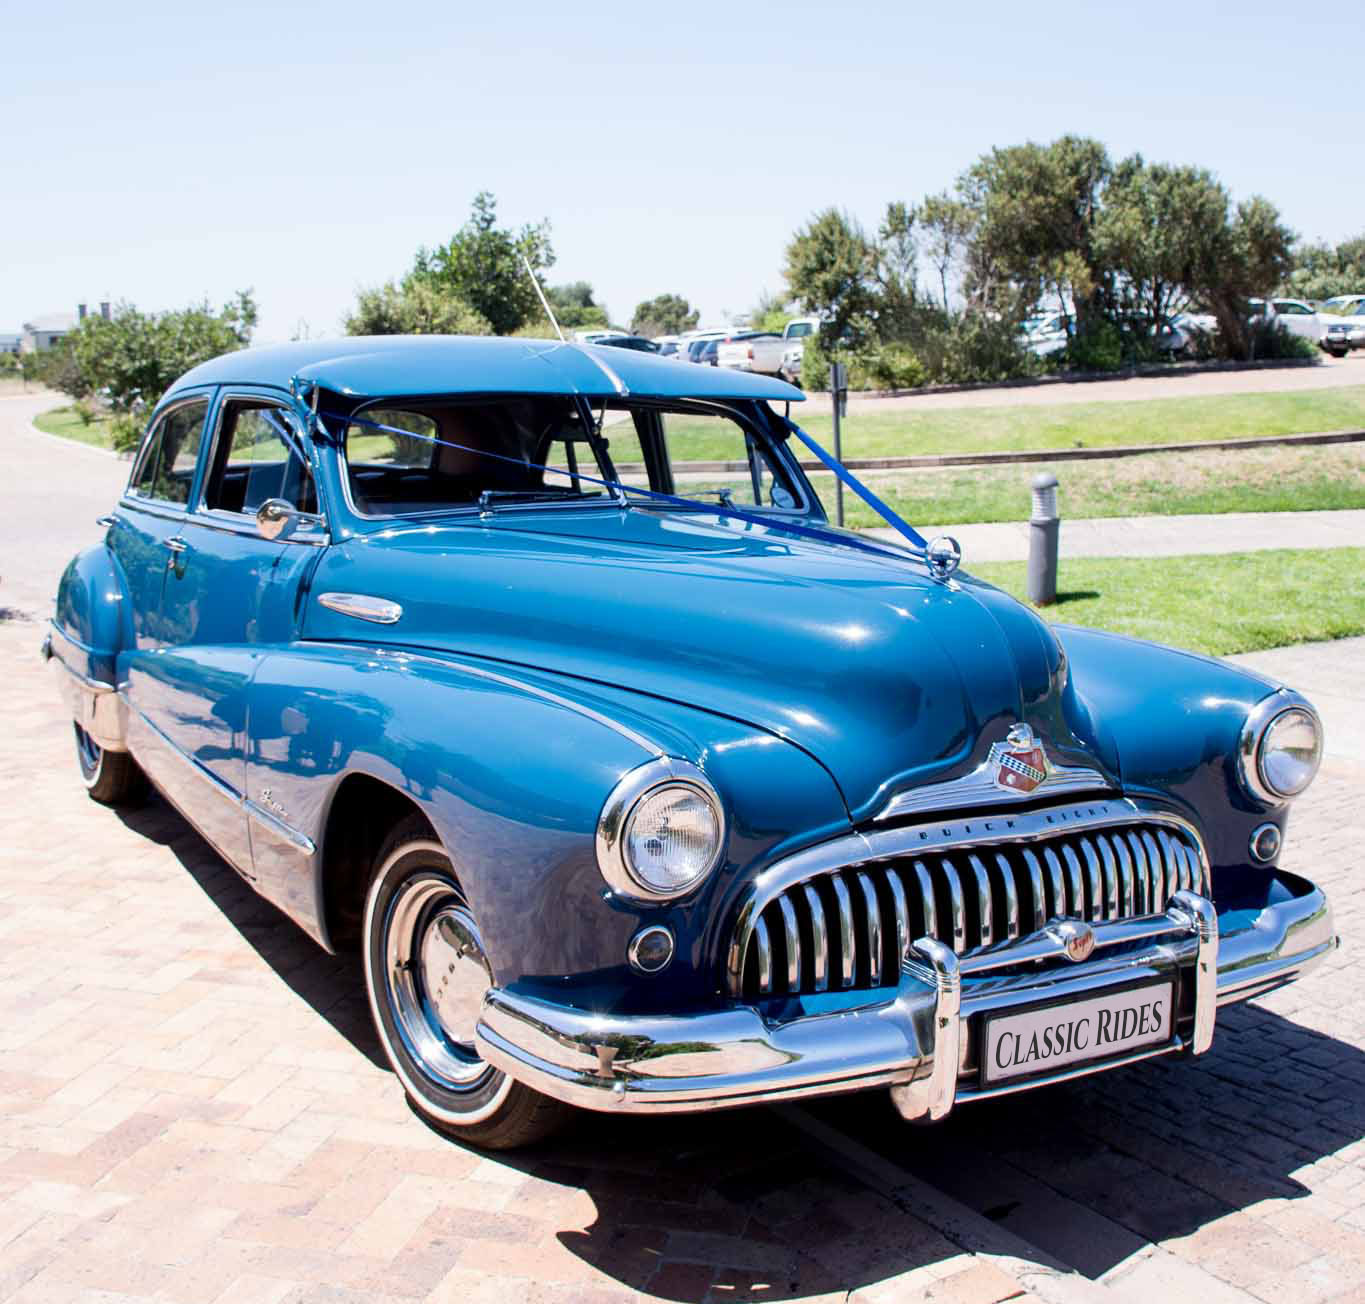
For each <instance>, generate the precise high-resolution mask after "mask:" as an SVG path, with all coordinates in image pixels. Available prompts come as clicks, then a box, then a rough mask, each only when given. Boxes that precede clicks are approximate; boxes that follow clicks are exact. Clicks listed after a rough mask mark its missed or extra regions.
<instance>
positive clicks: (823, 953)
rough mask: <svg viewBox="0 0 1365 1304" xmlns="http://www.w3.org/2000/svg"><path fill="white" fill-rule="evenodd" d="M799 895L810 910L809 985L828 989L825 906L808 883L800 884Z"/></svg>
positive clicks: (823, 990)
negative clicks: (804, 899)
mask: <svg viewBox="0 0 1365 1304" xmlns="http://www.w3.org/2000/svg"><path fill="white" fill-rule="evenodd" d="M801 895H802V896H804V897H805V898H806V909H807V911H809V912H810V933H811V985H812V986H813V987H814V989H815V990H816V991H817V992H826V991H828V990H829V930H828V929H827V928H826V927H825V907H824V906H823V905H821V904H820V894H819V893H818V892H817V891H816V890H815V888H814V886H813V885H812V884H810V883H802V884H801Z"/></svg>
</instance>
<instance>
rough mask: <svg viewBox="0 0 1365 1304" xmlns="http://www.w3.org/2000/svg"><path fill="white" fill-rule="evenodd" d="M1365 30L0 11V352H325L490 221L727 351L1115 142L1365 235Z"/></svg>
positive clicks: (85, 7) (332, 9) (993, 9)
mask: <svg viewBox="0 0 1365 1304" xmlns="http://www.w3.org/2000/svg"><path fill="white" fill-rule="evenodd" d="M1362 51H1365V10H1363V9H1361V8H1360V6H1358V5H1355V6H1352V5H1338V6H1319V7H1316V8H1314V7H1309V6H1305V5H1288V4H1284V3H1277V4H1275V5H1270V4H1264V3H1261V0H1243V2H1242V3H1238V4H1236V5H1233V4H1210V3H1200V0H1190V3H1186V4H1184V5H1182V6H1179V7H1176V8H1171V7H1169V6H1159V5H1158V6H1153V5H1124V6H1122V7H1120V6H1115V5H1101V4H1073V3H1067V2H1065V0H1064V2H1062V3H1053V4H1049V5H1020V4H1018V3H1010V4H999V3H995V0H978V3H976V4H972V5H932V6H921V5H916V4H911V3H898V4H897V3H872V2H871V0H844V3H842V4H831V3H823V4H806V3H802V2H800V0H783V2H782V3H775V4H764V3H750V4H748V5H742V6H741V5H730V6H726V5H722V4H707V5H685V4H677V3H670V4H643V5H630V6H625V5H621V4H619V3H618V4H610V5H606V4H598V3H594V2H593V0H579V3H576V4H564V3H546V2H544V0H518V2H517V3H515V4H510V3H504V4H496V3H494V4H481V5H478V6H473V5H467V4H464V3H461V2H460V0H453V2H452V0H446V2H445V3H440V4H436V3H422V2H420V0H386V2H385V3H374V0H369V2H368V3H364V4H354V3H351V2H350V0H333V3H330V4H328V5H325V6H324V5H316V4H314V5H291V4H288V3H271V4H260V3H256V2H255V0H242V2H241V3H237V4H234V5H194V4H190V5H186V4H184V3H183V0H180V2H178V3H174V4H172V3H168V2H162V0H127V2H126V3H124V4H121V5H111V4H108V3H107V0H101V3H98V4H96V3H64V2H63V0H45V3H42V4H27V5H17V4H16V5H9V6H6V13H5V16H4V19H3V21H2V22H0V114H2V115H3V117H2V118H0V120H2V121H4V122H5V123H6V124H9V127H8V130H6V131H5V132H4V133H3V134H2V135H0V178H3V180H0V251H3V252H2V253H0V332H5V331H17V330H18V329H19V327H20V324H21V323H22V322H23V321H25V320H28V319H31V318H32V317H34V316H36V315H39V314H44V313H49V312H60V311H66V312H70V311H73V310H74V306H75V304H76V303H78V302H89V303H92V304H93V303H97V302H98V301H99V300H101V299H105V298H109V299H112V300H114V301H118V300H128V301H131V302H133V303H135V304H136V305H137V306H138V307H139V308H142V309H146V310H160V309H165V308H175V307H183V306H185V305H186V304H188V303H191V302H197V301H200V300H202V299H204V298H206V297H207V299H209V300H210V301H211V302H212V303H214V304H215V305H216V304H219V303H222V302H225V301H226V300H227V299H228V298H229V297H230V296H231V295H232V293H233V292H234V291H235V290H237V289H239V288H248V287H250V288H251V289H252V290H253V291H254V293H255V295H256V298H257V301H258V303H259V305H260V312H261V319H260V326H259V329H258V332H257V340H258V342H269V341H275V340H282V339H288V338H290V337H291V336H293V335H295V334H296V333H299V332H307V333H308V334H310V335H312V336H313V337H318V336H325V335H331V334H336V333H338V332H339V331H340V330H341V321H342V318H343V317H344V315H345V312H346V310H347V308H348V306H349V305H350V304H351V303H352V302H353V301H354V298H355V293H356V290H357V288H359V287H362V286H368V285H373V284H376V283H379V282H382V281H384V280H387V279H389V278H391V277H398V276H401V275H402V273H403V272H404V271H405V270H406V268H407V267H408V266H409V265H410V264H411V261H412V257H413V254H414V253H415V251H416V250H417V248H418V247H419V246H420V245H424V244H425V245H433V244H436V243H438V242H442V241H444V240H448V239H449V237H450V235H451V234H452V233H453V232H454V231H455V230H456V229H457V228H458V227H459V226H460V225H461V224H462V223H463V221H464V220H465V218H466V216H467V215H468V211H469V205H470V201H471V200H472V198H473V196H474V194H475V193H476V192H477V191H479V190H490V191H492V192H493V194H494V195H495V196H496V197H497V200H498V205H499V217H500V219H501V221H502V223H503V224H504V225H510V226H520V225H521V224H523V223H525V222H536V221H539V220H541V219H542V218H548V219H549V221H550V223H551V226H552V229H553V244H554V249H555V252H556V255H557V259H558V261H557V263H556V265H555V266H554V268H553V269H552V270H551V272H550V274H549V279H550V281H551V282H552V283H560V282H565V281H576V280H586V281H589V282H591V284H592V285H593V286H594V288H595V290H596V292H597V296H598V300H599V302H605V303H606V304H607V306H608V307H609V309H610V310H611V313H612V315H613V318H614V319H615V320H618V321H623V322H624V321H628V320H629V317H630V315H631V312H632V310H633V308H634V306H635V305H636V304H637V303H638V302H640V301H641V300H643V299H646V298H649V297H652V296H653V295H656V294H660V293H676V294H681V295H684V296H685V297H686V298H688V299H689V300H690V301H691V302H692V303H693V305H694V306H696V307H698V308H699V309H700V310H701V312H702V317H703V319H704V320H705V321H716V320H719V319H721V318H722V315H723V314H726V313H739V312H743V311H745V310H746V309H748V308H749V307H751V306H752V305H753V303H754V302H755V300H756V299H757V297H758V295H759V293H760V291H761V290H764V289H767V290H770V291H775V290H778V289H780V287H781V284H782V276H781V268H782V263H783V249H784V246H785V244H786V242H787V241H788V240H789V238H790V237H791V235H792V233H793V232H794V231H795V230H796V229H797V228H799V227H800V226H801V224H802V223H803V222H805V221H806V220H808V218H809V217H810V216H811V214H813V213H814V212H817V211H818V210H820V209H822V208H825V207H828V206H830V205H834V206H838V207H841V208H844V209H846V210H848V211H849V212H850V213H852V214H854V215H855V216H857V217H858V218H859V219H861V220H862V221H863V222H864V223H865V224H866V225H867V226H869V227H875V225H876V224H877V221H878V219H879V216H880V214H881V212H882V211H883V209H884V208H885V205H886V203H887V202H888V201H890V200H897V199H900V200H906V201H910V202H913V201H915V200H917V199H918V198H920V197H922V196H923V195H925V194H928V193H931V192H934V191H938V190H941V189H943V188H945V187H948V186H951V184H952V182H953V180H954V179H955V177H956V176H957V175H958V174H959V173H960V172H961V171H962V170H963V169H964V168H966V167H967V166H968V165H969V164H970V163H971V162H972V161H973V160H974V159H975V158H976V157H977V156H979V155H980V154H981V153H983V152H985V151H987V150H989V149H991V148H992V147H994V146H1003V145H1009V144H1017V143H1020V142H1023V141H1026V140H1036V141H1048V140H1052V139H1055V138H1056V137H1057V136H1059V135H1062V134H1064V133H1067V132H1071V133H1077V134H1083V135H1089V136H1094V137H1096V138H1098V139H1100V140H1101V141H1103V142H1104V143H1105V144H1106V145H1107V146H1108V148H1109V150H1110V152H1111V154H1112V155H1113V156H1114V157H1116V158H1117V157H1120V156H1123V155H1126V154H1129V153H1132V152H1140V153H1142V154H1143V155H1144V156H1145V157H1146V158H1148V159H1149V160H1160V161H1166V162H1175V163H1194V164H1198V165H1201V166H1205V167H1208V168H1210V169H1211V170H1213V171H1214V172H1215V173H1216V174H1217V175H1218V176H1219V178H1220V179H1221V180H1222V181H1223V183H1224V184H1225V185H1226V186H1227V187H1228V188H1229V189H1230V190H1231V192H1232V194H1233V196H1234V198H1244V197H1247V196H1249V195H1252V194H1263V195H1265V196H1266V197H1267V198H1269V199H1271V200H1272V201H1273V202H1274V203H1275V204H1277V205H1278V206H1279V208H1280V211H1281V213H1282V215H1283V216H1284V218H1285V220H1286V221H1287V222H1288V223H1289V225H1290V226H1291V227H1293V228H1294V229H1295V230H1297V231H1298V232H1300V233H1301V234H1302V235H1303V236H1304V237H1306V238H1308V239H1319V238H1322V239H1327V240H1329V241H1333V242H1335V241H1337V240H1341V239H1344V238H1346V237H1348V236H1351V235H1354V234H1357V233H1359V232H1361V231H1362V230H1365V169H1363V168H1362V166H1361V159H1362V147H1363V146H1362V142H1363V140H1365V138H1363V137H1362V134H1361V130H1362V121H1365V120H1363V119H1362V115H1361V110H1360V104H1359V96H1358V95H1357V93H1356V90H1355V83H1354V79H1353V77H1352V76H1350V75H1347V76H1345V77H1340V78H1339V77H1337V76H1336V75H1334V73H1333V71H1332V70H1333V69H1337V70H1338V71H1343V70H1345V69H1347V68H1349V67H1350V66H1351V64H1352V63H1353V62H1354V61H1356V60H1358V58H1359V56H1360V54H1361V53H1362Z"/></svg>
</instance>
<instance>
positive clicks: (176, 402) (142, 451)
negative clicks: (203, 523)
mask: <svg viewBox="0 0 1365 1304" xmlns="http://www.w3.org/2000/svg"><path fill="white" fill-rule="evenodd" d="M213 399H214V393H213V390H212V389H209V390H205V391H203V392H196V393H193V394H186V395H185V396H184V397H183V398H177V399H173V400H172V401H171V402H169V403H167V404H166V406H165V407H163V408H161V409H160V410H159V411H156V412H153V413H152V416H151V419H150V420H149V421H148V422H147V428H146V429H145V430H144V431H143V432H142V442H141V443H140V444H139V445H138V450H137V456H136V457H134V458H133V468H132V470H131V471H129V472H128V480H127V483H126V484H125V485H124V487H123V494H122V498H123V499H125V500H129V499H130V500H131V501H132V502H134V503H136V504H138V505H139V506H142V505H143V504H147V503H156V504H159V505H160V506H162V507H163V508H169V509H170V510H171V511H172V512H174V513H175V514H176V515H180V516H183V515H185V514H186V513H187V512H188V511H189V507H190V503H191V502H192V501H193V499H194V490H195V480H191V481H190V496H189V498H187V499H186V501H185V502H183V503H176V502H172V501H171V500H170V499H169V498H151V497H147V496H145V495H143V494H140V493H138V492H137V490H136V489H135V488H134V487H133V486H134V485H135V484H136V483H137V478H138V476H139V475H141V474H142V470H143V467H144V466H145V464H146V462H147V450H148V449H149V448H150V447H151V444H152V431H154V430H158V431H159V430H160V429H161V426H162V423H163V422H165V420H166V419H167V418H168V417H169V416H171V415H172V414H173V413H176V412H178V411H180V409H181V408H183V407H188V406H189V405H190V404H191V403H202V404H203V405H204V422H205V424H206V425H207V424H208V419H209V417H210V416H211V415H212V413H213ZM203 455H204V450H203V447H202V445H201V446H200V449H199V454H198V457H197V458H196V461H195V478H196V479H197V478H198V475H199V464H200V460H201V459H202V458H203Z"/></svg>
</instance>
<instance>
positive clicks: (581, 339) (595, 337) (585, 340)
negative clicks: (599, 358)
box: [573, 326, 626, 344]
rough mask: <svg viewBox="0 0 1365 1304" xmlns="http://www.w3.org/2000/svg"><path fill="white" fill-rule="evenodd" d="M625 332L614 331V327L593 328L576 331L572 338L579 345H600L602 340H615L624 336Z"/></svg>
mask: <svg viewBox="0 0 1365 1304" xmlns="http://www.w3.org/2000/svg"><path fill="white" fill-rule="evenodd" d="M625 334H626V332H625V331H619V330H616V329H615V328H614V327H605V326H603V327H600V328H599V327H594V328H592V329H586V330H576V331H574V333H573V337H574V339H575V340H577V341H578V343H579V344H600V343H601V342H602V341H603V340H609V339H615V338H617V337H619V336H622V335H625Z"/></svg>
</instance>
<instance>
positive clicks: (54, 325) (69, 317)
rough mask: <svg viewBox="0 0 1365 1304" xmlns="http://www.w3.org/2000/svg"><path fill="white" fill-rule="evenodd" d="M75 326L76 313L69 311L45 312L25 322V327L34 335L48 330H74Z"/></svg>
mask: <svg viewBox="0 0 1365 1304" xmlns="http://www.w3.org/2000/svg"><path fill="white" fill-rule="evenodd" d="M75 326H76V317H75V314H74V313H69V312H49V313H44V314H43V315H42V316H41V317H35V318H34V319H33V320H32V321H26V322H25V323H24V329H25V330H26V331H29V332H30V333H31V334H34V335H37V334H39V333H46V332H48V331H69V330H74V329H75Z"/></svg>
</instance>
